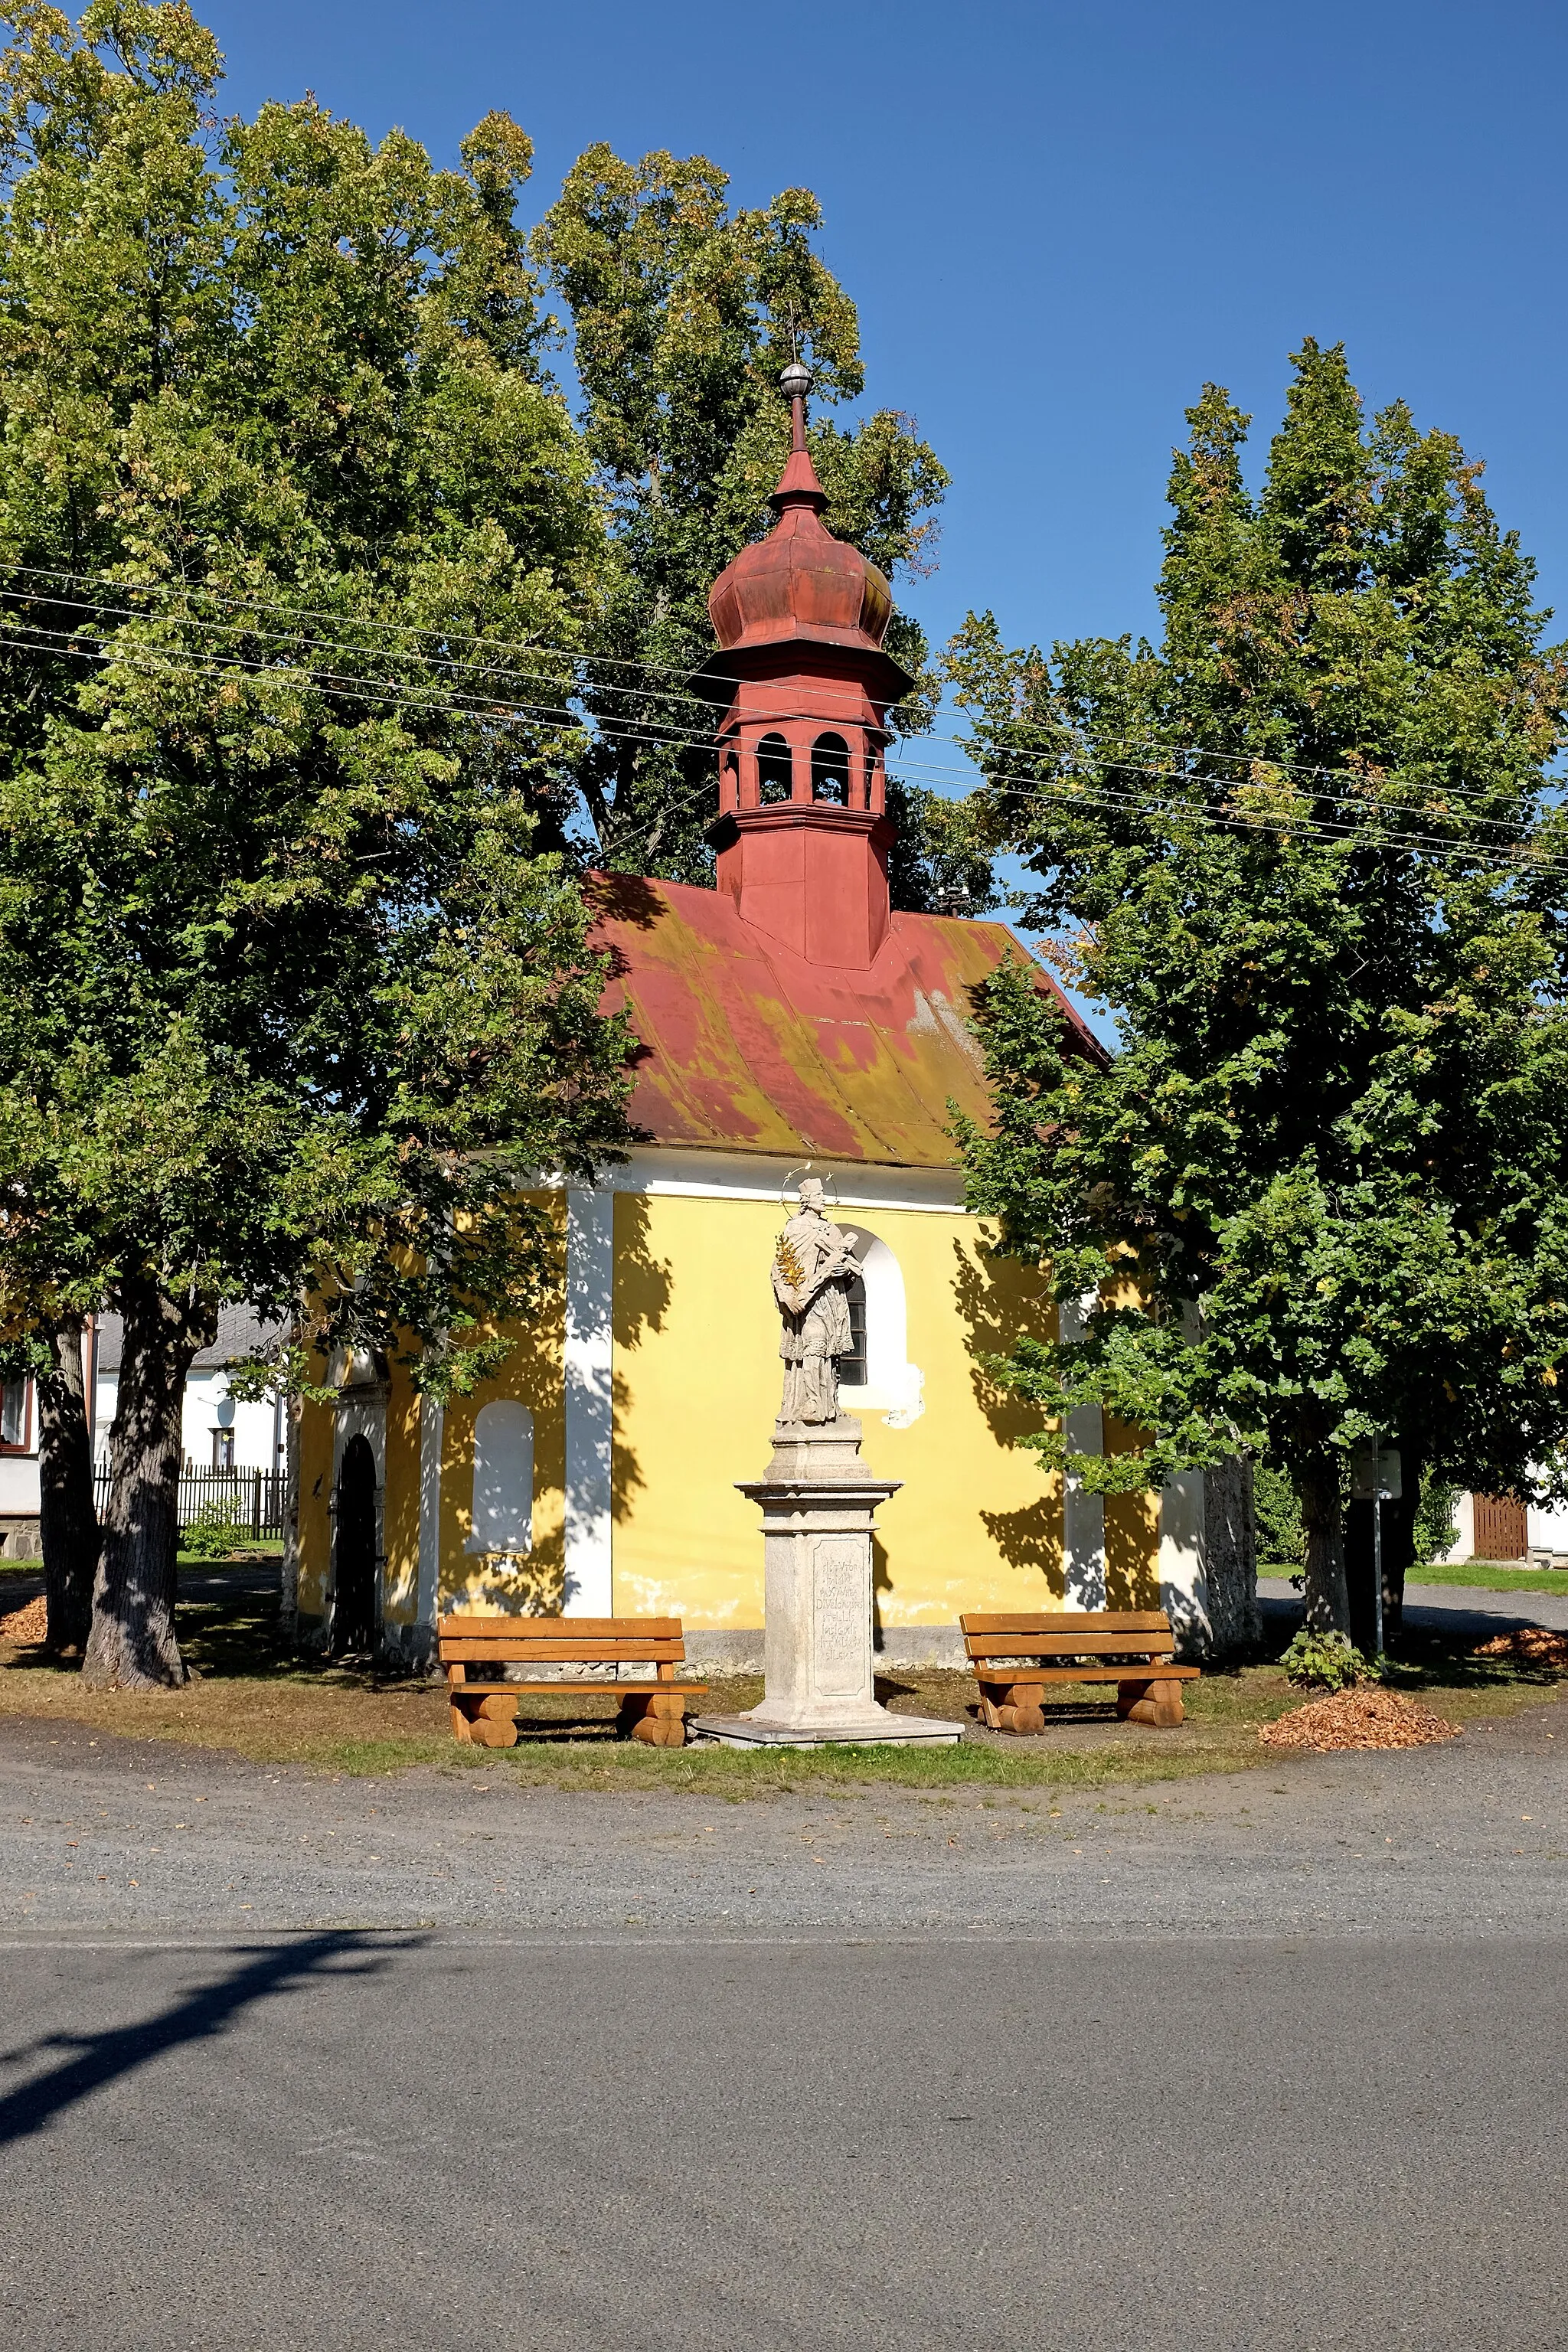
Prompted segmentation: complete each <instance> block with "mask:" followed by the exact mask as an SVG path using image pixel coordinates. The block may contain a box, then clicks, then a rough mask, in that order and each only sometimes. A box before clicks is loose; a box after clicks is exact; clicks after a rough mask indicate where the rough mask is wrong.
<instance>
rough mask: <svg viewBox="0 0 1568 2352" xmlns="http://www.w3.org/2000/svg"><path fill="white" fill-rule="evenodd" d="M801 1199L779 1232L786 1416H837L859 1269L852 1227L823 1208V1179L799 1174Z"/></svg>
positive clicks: (777, 1277)
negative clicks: (851, 1302)
mask: <svg viewBox="0 0 1568 2352" xmlns="http://www.w3.org/2000/svg"><path fill="white" fill-rule="evenodd" d="M799 1199H800V1205H799V1207H798V1209H797V1210H796V1211H795V1215H794V1216H793V1217H792V1218H791V1219H790V1221H789V1223H788V1224H787V1225H786V1226H785V1227H784V1231H783V1233H782V1234H780V1235H779V1245H778V1250H777V1252H776V1254H775V1255H774V1258H773V1297H775V1298H776V1299H777V1301H778V1306H779V1312H780V1314H781V1315H782V1316H783V1318H784V1336H783V1338H782V1339H780V1341H779V1354H780V1355H781V1356H782V1357H783V1359H784V1402H783V1404H782V1405H781V1406H780V1408H779V1419H780V1421H781V1422H795V1423H800V1422H826V1421H837V1418H838V1362H837V1360H838V1358H839V1357H840V1356H843V1355H847V1353H848V1351H849V1349H850V1347H851V1346H852V1344H853V1339H852V1335H851V1332H850V1328H849V1285H850V1284H851V1282H853V1280H854V1279H855V1276H857V1275H858V1273H859V1271H860V1265H859V1260H858V1258H857V1257H856V1255H855V1252H854V1247H853V1245H852V1244H851V1243H850V1240H849V1237H848V1235H847V1234H846V1233H845V1232H844V1231H843V1229H842V1228H841V1227H840V1226H838V1225H834V1224H830V1223H828V1221H827V1219H826V1216H825V1215H824V1214H823V1191H822V1186H821V1184H820V1183H819V1181H817V1179H816V1177H815V1176H805V1177H803V1178H802V1179H801V1185H800V1195H799Z"/></svg>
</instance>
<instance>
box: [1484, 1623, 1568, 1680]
mask: <svg viewBox="0 0 1568 2352" xmlns="http://www.w3.org/2000/svg"><path fill="white" fill-rule="evenodd" d="M1476 1656H1477V1657H1478V1658H1506V1659H1507V1660H1508V1662H1509V1664H1510V1665H1514V1666H1544V1667H1545V1668H1546V1670H1547V1671H1548V1673H1550V1674H1554V1675H1568V1633H1556V1632H1554V1631H1553V1630H1552V1627H1550V1626H1548V1625H1511V1626H1510V1628H1509V1630H1508V1632H1507V1633H1494V1634H1493V1635H1492V1638H1491V1640H1490V1641H1489V1642H1483V1643H1481V1645H1480V1647H1479V1650H1478V1651H1477V1652H1476Z"/></svg>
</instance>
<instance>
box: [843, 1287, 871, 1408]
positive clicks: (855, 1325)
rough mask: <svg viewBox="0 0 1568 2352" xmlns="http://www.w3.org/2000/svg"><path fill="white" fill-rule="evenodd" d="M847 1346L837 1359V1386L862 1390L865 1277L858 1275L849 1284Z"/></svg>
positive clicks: (864, 1378)
mask: <svg viewBox="0 0 1568 2352" xmlns="http://www.w3.org/2000/svg"><path fill="white" fill-rule="evenodd" d="M847 1305H848V1308H849V1346H848V1348H847V1350H846V1352H845V1353H844V1354H843V1355H842V1356H840V1357H839V1359H838V1385H839V1387H840V1388H843V1389H863V1388H864V1387H865V1385H866V1277H865V1276H864V1275H863V1274H858V1275H857V1276H856V1277H855V1279H854V1281H853V1282H852V1283H851V1284H850V1286H849V1289H848V1294H847Z"/></svg>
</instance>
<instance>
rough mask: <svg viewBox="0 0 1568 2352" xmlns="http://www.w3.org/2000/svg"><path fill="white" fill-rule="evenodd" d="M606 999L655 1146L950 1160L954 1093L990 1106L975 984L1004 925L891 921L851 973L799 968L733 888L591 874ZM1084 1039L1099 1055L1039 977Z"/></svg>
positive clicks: (1012, 945)
mask: <svg viewBox="0 0 1568 2352" xmlns="http://www.w3.org/2000/svg"><path fill="white" fill-rule="evenodd" d="M595 886H596V888H597V892H598V898H599V908H600V912H599V916H598V919H597V922H596V925H595V937H596V939H597V940H598V942H599V944H600V945H601V946H604V947H607V948H608V949H609V950H611V952H612V954H613V957H614V959H615V962H614V976H613V978H612V980H611V983H610V986H609V989H608V991H607V992H606V998H605V1003H606V1009H607V1010H619V1009H621V1008H622V1007H625V1009H626V1012H627V1013H629V1015H630V1017H631V1023H632V1026H633V1028H634V1030H635V1031H636V1033H637V1036H638V1037H639V1038H640V1039H641V1041H642V1045H643V1052H642V1055H641V1056H640V1058H639V1060H638V1063H637V1088H636V1092H635V1095H634V1097H633V1101H632V1117H633V1118H634V1119H635V1120H636V1122H637V1125H638V1126H639V1127H640V1128H642V1129H643V1130H644V1131H645V1132H646V1133H647V1135H649V1136H650V1137H651V1138H652V1139H653V1140H654V1141H655V1142H658V1143H673V1144H682V1143H684V1144H691V1145H704V1144H706V1145H710V1146H721V1147H722V1148H724V1149H726V1150H731V1151H733V1150H742V1151H759V1152H768V1153H773V1154H778V1153H784V1154H785V1155H789V1154H793V1153H795V1151H797V1150H798V1151H804V1152H805V1154H807V1155H820V1156H822V1157H824V1158H830V1159H837V1160H871V1161H879V1162H882V1163H884V1164H887V1165H891V1166H897V1167H913V1168H937V1167H951V1166H952V1163H953V1161H954V1160H955V1158H956V1153H955V1151H954V1148H953V1144H952V1139H951V1137H950V1136H949V1135H948V1134H947V1132H946V1127H947V1120H948V1117H949V1113H948V1108H947V1106H948V1103H949V1101H950V1100H952V1101H955V1102H957V1103H958V1104H959V1105H960V1107H961V1108H963V1110H965V1111H967V1112H968V1113H969V1114H970V1115H971V1116H972V1117H973V1118H984V1116H985V1113H986V1109H987V1102H986V1095H985V1086H984V1077H983V1075H982V1071H981V1066H980V1055H979V1052H978V1049H977V1047H976V1045H975V1042H974V1039H973V1036H972V1035H971V1034H969V1032H968V1029H967V1027H966V1025H965V1024H966V1020H967V1016H968V1013H969V1010H970V991H971V990H972V989H973V987H974V986H975V984H976V983H977V982H980V981H982V980H984V978H985V977H986V975H987V974H988V973H990V972H992V971H994V970H995V968H996V966H997V965H998V964H999V963H1000V962H1001V961H1002V959H1003V957H1004V956H1005V954H1006V952H1007V950H1009V949H1012V950H1013V951H1014V952H1015V953H1016V954H1017V955H1019V956H1020V957H1022V958H1023V959H1024V960H1025V961H1026V962H1032V959H1030V958H1029V956H1028V953H1027V950H1026V949H1025V948H1024V946H1023V945H1022V943H1021V941H1019V940H1017V939H1016V938H1015V936H1014V934H1013V933H1012V932H1011V931H1010V930H1008V929H1007V927H1006V926H1005V924H1003V923H977V922H970V921H967V920H964V919H961V918H958V917H952V916H942V915H902V914H895V915H894V917H893V919H892V928H891V930H890V931H889V936H888V938H887V940H885V941H884V943H883V945H882V948H881V950H880V951H879V954H878V956H877V958H876V961H875V962H874V963H872V964H871V965H870V966H869V967H868V969H867V970H865V971H842V970H838V969H835V968H829V967H827V966H824V965H821V964H812V963H807V962H806V961H805V960H804V959H803V958H802V957H800V956H797V955H795V953H794V952H793V951H792V950H790V949H788V948H786V947H784V946H783V945H782V944H781V943H780V942H778V941H777V940H771V939H770V938H768V936H767V935H766V934H765V933H763V932H762V931H760V930H758V929H756V928H755V927H754V926H753V925H752V924H749V923H746V922H743V921H742V918H741V915H740V911H739V909H738V908H737V907H736V905H735V902H734V900H733V899H732V898H731V897H730V895H729V893H728V892H727V891H723V892H721V891H718V890H700V889H696V888H693V887H690V886H689V885H688V884H685V883H679V882H653V881H646V880H643V879H641V878H637V877H629V876H625V875H610V876H598V877H595ZM1033 969H1034V971H1035V973H1036V976H1037V981H1038V984H1039V986H1040V987H1041V989H1042V990H1044V991H1045V992H1047V993H1048V994H1050V995H1052V996H1053V997H1055V998H1056V1000H1057V1001H1058V1003H1060V1004H1061V1006H1062V1007H1063V1010H1064V1012H1065V1013H1067V1017H1068V1021H1069V1023H1070V1024H1071V1027H1072V1030H1073V1033H1074V1034H1075V1036H1076V1038H1077V1040H1078V1042H1079V1045H1080V1048H1081V1049H1082V1050H1083V1051H1084V1052H1086V1053H1088V1054H1089V1055H1092V1056H1095V1057H1097V1058H1098V1056H1099V1055H1100V1047H1099V1045H1097V1044H1096V1042H1095V1040H1094V1038H1093V1037H1092V1035H1091V1034H1090V1033H1089V1031H1088V1030H1087V1029H1086V1028H1085V1026H1084V1024H1083V1023H1082V1021H1081V1020H1080V1019H1079V1015H1078V1014H1077V1013H1075V1012H1073V1010H1072V1008H1071V1007H1070V1006H1069V1005H1068V1002H1067V999H1066V998H1065V997H1064V996H1063V995H1062V992H1061V991H1060V990H1059V989H1058V987H1057V985H1056V983H1055V982H1054V981H1052V980H1051V978H1050V976H1049V974H1048V973H1047V972H1045V971H1041V970H1040V968H1039V966H1038V965H1034V966H1033Z"/></svg>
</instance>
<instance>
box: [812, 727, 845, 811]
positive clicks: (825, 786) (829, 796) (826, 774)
mask: <svg viewBox="0 0 1568 2352" xmlns="http://www.w3.org/2000/svg"><path fill="white" fill-rule="evenodd" d="M811 797H812V799H813V800H814V801H836V802H837V804H838V806H839V807H840V808H847V807H848V805H849V746H848V744H847V742H846V741H845V740H844V738H843V736H842V735H819V736H818V737H817V739H816V742H815V743H814V744H813V745H812V747H811Z"/></svg>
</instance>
